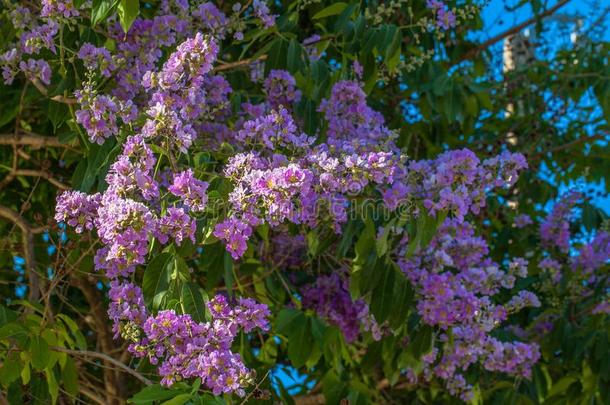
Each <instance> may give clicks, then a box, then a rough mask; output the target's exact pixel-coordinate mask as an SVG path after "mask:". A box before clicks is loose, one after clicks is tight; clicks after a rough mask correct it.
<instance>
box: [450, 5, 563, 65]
mask: <svg viewBox="0 0 610 405" xmlns="http://www.w3.org/2000/svg"><path fill="white" fill-rule="evenodd" d="M569 1H570V0H561V1H559V2H558V3H557V4H555V5H554V6H553V7H551V8H549V9H548V10H546V11H544V12H542V13H540V14H538V15H535V16H533V17H532V18H530V19H529V20H527V21H524V22H522V23H521V24H518V25H515V26H514V27H512V28H510V29H508V30H506V31H504V32H502V33H500V34H498V35H496V36H495V37H493V38H490V39H488V40H487V41H485V42H483V43H482V44H480V45H478V46H477V47H476V48H474V49H472V50H470V51H468V52H466V54H464V56H462V57H461V58H460V61H463V60H466V59H470V58H474V57H476V56H477V55H478V54H479V53H481V51H484V50H485V49H487V48H489V47H490V46H492V45H493V44H495V43H496V42H499V41H501V40H503V39H504V38H506V37H509V36H511V35H513V34H516V33H517V32H519V31H521V30H522V29H524V28H525V27H528V26H529V25H531V24H533V23H535V22H536V21H537V20H538V19H541V18H544V17H548V16H549V15H551V14H553V13H554V12H555V11H557V10H559V9H560V8H561V7H563V6H565V5H566V4H568V2H569Z"/></svg>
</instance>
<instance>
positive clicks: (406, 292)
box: [370, 262, 413, 327]
mask: <svg viewBox="0 0 610 405" xmlns="http://www.w3.org/2000/svg"><path fill="white" fill-rule="evenodd" d="M377 269H378V271H380V272H382V275H381V279H380V281H379V282H378V283H377V285H376V286H375V288H374V289H373V292H372V294H371V298H370V304H371V312H372V313H373V315H374V316H375V319H376V320H377V322H379V323H382V322H384V321H386V320H390V323H391V324H392V326H393V327H399V326H400V325H401V324H402V323H404V321H405V320H406V316H407V314H408V311H409V306H410V303H411V300H412V298H413V290H412V288H411V285H410V283H409V281H408V280H407V278H406V277H405V275H404V274H403V273H402V271H400V268H398V266H397V265H396V264H395V263H393V262H388V263H384V264H383V265H380V266H377Z"/></svg>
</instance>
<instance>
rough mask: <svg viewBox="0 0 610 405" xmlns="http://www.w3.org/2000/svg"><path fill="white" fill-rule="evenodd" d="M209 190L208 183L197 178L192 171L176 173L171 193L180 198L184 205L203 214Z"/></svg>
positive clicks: (170, 189)
mask: <svg viewBox="0 0 610 405" xmlns="http://www.w3.org/2000/svg"><path fill="white" fill-rule="evenodd" d="M207 189H208V183H206V182H205V181H201V180H199V179H197V178H195V176H194V175H193V171H192V170H191V169H188V170H186V171H184V172H180V173H176V174H175V175H174V183H173V184H172V185H171V186H170V187H169V191H170V192H171V193H172V194H174V195H175V196H178V197H180V198H181V199H182V201H183V202H184V205H186V206H187V207H189V208H190V209H191V210H192V211H194V212H201V211H203V210H204V209H205V206H206V204H207V201H208V196H207V194H206V190H207Z"/></svg>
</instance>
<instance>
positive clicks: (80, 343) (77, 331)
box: [57, 314, 87, 350]
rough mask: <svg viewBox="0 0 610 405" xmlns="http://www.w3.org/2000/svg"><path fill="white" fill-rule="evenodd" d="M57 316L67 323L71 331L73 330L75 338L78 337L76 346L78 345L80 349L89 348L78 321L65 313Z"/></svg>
mask: <svg viewBox="0 0 610 405" xmlns="http://www.w3.org/2000/svg"><path fill="white" fill-rule="evenodd" d="M57 317H58V318H59V319H61V320H62V321H63V322H64V323H65V324H66V326H67V327H68V329H70V332H72V335H74V338H75V339H76V347H78V348H79V349H80V350H85V349H87V340H86V339H85V336H84V335H83V332H81V330H80V328H79V327H78V325H77V324H76V322H74V320H73V319H72V318H70V317H69V316H67V315H65V314H58V315H57Z"/></svg>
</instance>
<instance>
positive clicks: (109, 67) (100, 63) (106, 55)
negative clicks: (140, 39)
mask: <svg viewBox="0 0 610 405" xmlns="http://www.w3.org/2000/svg"><path fill="white" fill-rule="evenodd" d="M77 55H78V58H79V59H80V60H82V61H83V63H84V64H85V67H86V68H87V69H89V70H98V69H99V70H100V72H101V73H102V76H105V77H110V76H111V75H112V72H113V71H114V70H115V69H116V68H117V67H116V65H115V63H114V61H113V60H112V56H111V55H110V52H109V51H108V50H107V49H106V48H98V47H96V46H94V45H92V44H90V43H89V42H85V43H84V44H83V46H81V48H80V50H79V51H78V54H77Z"/></svg>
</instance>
